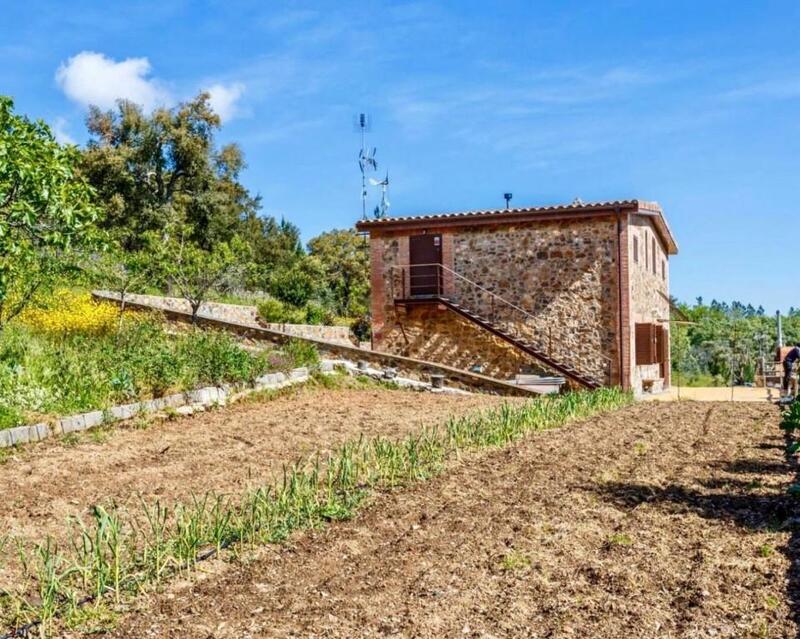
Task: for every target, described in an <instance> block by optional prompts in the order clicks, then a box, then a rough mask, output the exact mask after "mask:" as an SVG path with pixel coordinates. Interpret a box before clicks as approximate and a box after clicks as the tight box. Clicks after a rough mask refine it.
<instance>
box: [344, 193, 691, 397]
mask: <svg viewBox="0 0 800 639" xmlns="http://www.w3.org/2000/svg"><path fill="white" fill-rule="evenodd" d="M357 228H358V229H359V230H360V231H362V232H365V233H368V234H369V242H370V261H371V266H370V268H371V286H372V299H371V312H372V335H373V337H372V339H373V348H374V349H375V350H379V351H386V352H390V353H394V354H400V355H406V356H409V357H415V358H418V359H424V360H428V361H433V362H438V363H442V364H447V365H449V366H454V367H457V368H461V369H464V370H472V371H479V372H482V373H483V374H485V375H489V376H492V377H497V378H500V379H514V378H515V377H516V376H517V375H519V374H533V375H541V376H560V377H563V378H564V379H565V380H566V381H567V383H568V384H570V385H571V386H573V387H584V388H597V387H599V386H606V385H619V386H622V387H623V388H626V389H633V390H634V391H635V392H637V393H641V392H643V391H648V390H651V391H657V390H659V389H661V388H664V387H668V386H669V381H670V353H669V316H670V301H669V300H670V298H669V258H670V256H672V255H676V254H677V252H678V246H677V244H676V241H675V238H674V236H673V235H672V232H671V231H670V228H669V226H668V224H667V221H666V218H665V217H664V214H663V212H662V210H661V207H660V206H659V205H658V204H656V203H654V202H644V201H639V200H623V201H615V202H595V203H586V204H585V203H583V202H580V201H579V200H576V202H575V203H573V204H568V205H560V206H543V207H531V208H512V209H498V210H485V211H471V212H463V213H446V214H438V215H422V216H418V217H395V218H383V219H376V220H364V221H361V222H359V223H358V225H357Z"/></svg>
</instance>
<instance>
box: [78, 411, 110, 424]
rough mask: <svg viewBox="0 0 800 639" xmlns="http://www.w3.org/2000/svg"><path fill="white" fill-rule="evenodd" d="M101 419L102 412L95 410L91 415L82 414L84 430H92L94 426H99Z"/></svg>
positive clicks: (102, 419)
mask: <svg viewBox="0 0 800 639" xmlns="http://www.w3.org/2000/svg"><path fill="white" fill-rule="evenodd" d="M104 421H105V420H104V418H103V411H101V410H95V411H92V412H91V413H84V414H83V427H84V428H94V427H95V426H100V424H102V423H103V422H104Z"/></svg>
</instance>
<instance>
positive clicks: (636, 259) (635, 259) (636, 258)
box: [633, 235, 639, 264]
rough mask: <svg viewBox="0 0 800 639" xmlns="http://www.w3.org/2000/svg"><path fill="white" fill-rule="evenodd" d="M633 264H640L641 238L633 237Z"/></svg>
mask: <svg viewBox="0 0 800 639" xmlns="http://www.w3.org/2000/svg"><path fill="white" fill-rule="evenodd" d="M633 263H634V264H638V263H639V238H638V237H636V236H635V235H634V236H633Z"/></svg>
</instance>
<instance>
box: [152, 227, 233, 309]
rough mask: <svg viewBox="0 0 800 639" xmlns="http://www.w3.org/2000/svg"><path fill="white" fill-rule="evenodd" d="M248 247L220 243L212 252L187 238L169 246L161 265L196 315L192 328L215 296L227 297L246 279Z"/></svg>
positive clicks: (164, 249)
mask: <svg viewBox="0 0 800 639" xmlns="http://www.w3.org/2000/svg"><path fill="white" fill-rule="evenodd" d="M248 254H249V251H248V247H247V246H246V245H245V244H244V243H243V242H242V241H241V240H240V239H239V238H238V237H234V238H233V239H232V240H231V241H230V242H218V243H217V244H215V245H214V247H213V248H212V249H211V250H207V249H204V248H202V247H200V246H198V245H197V244H195V243H193V242H191V241H188V240H187V239H186V238H185V237H181V238H180V239H171V240H170V241H169V242H167V243H165V245H164V246H163V250H162V253H161V256H160V263H161V264H162V268H163V269H164V271H165V273H166V276H167V278H168V279H169V281H170V282H171V283H172V284H173V286H174V287H175V290H177V291H178V293H179V294H180V296H181V297H183V298H184V299H185V300H186V301H187V302H189V306H190V307H191V312H192V324H196V323H197V314H198V312H199V310H200V307H201V306H202V304H203V302H205V301H207V300H208V297H209V295H210V294H211V293H224V292H226V291H228V290H230V289H231V288H232V287H233V286H235V285H236V284H237V283H240V282H241V281H242V279H243V278H244V276H245V272H244V271H245V269H246V268H247V267H246V265H247V264H248Z"/></svg>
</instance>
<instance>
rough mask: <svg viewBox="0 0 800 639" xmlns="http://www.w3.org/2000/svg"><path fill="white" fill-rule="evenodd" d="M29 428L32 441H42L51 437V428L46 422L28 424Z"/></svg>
mask: <svg viewBox="0 0 800 639" xmlns="http://www.w3.org/2000/svg"><path fill="white" fill-rule="evenodd" d="M28 430H29V432H30V440H31V441H32V442H40V441H42V440H44V439H47V438H48V437H50V428H49V427H48V426H47V424H45V423H44V422H41V423H39V424H33V425H31V426H28Z"/></svg>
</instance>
